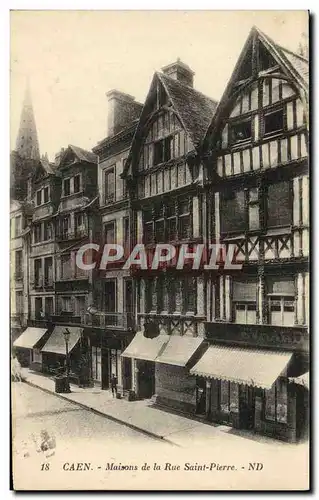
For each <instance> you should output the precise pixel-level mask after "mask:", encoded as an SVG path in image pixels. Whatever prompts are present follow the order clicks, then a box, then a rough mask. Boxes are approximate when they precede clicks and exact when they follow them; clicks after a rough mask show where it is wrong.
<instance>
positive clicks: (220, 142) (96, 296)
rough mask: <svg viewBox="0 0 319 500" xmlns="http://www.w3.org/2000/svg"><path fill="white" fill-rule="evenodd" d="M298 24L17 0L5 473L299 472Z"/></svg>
mask: <svg viewBox="0 0 319 500" xmlns="http://www.w3.org/2000/svg"><path fill="white" fill-rule="evenodd" d="M308 24H309V14H308V12H307V11H98V10H96V11H76V10H74V11H62V10H60V11H59V10H55V11H54V10H52V11H36V10H34V11H31V10H29V11H23V10H20V11H11V88H10V99H11V111H10V113H11V148H10V159H11V166H10V168H11V184H10V190H11V191H10V197H11V206H10V223H11V226H10V230H11V236H10V257H11V277H10V294H11V296H10V300H11V333H10V335H11V399H12V488H13V489H14V490H18V491H30V490H42V491H47V490H69V491H70V490H71V491H72V490H86V491H87V490H105V491H111V490H115V491H118V490H144V491H145V490H150V491H156V490H166V491H167V490H176V491H177V490H183V491H187V490H212V491H218V490H223V491H236V490H257V491H269V490H276V491H277V490H278V491H286V490H301V491H305V490H308V489H309V484H310V477H309V469H310V467H309V330H308V327H309V211H310V210H309V206H310V203H309V189H310V186H309V170H308V133H309V83H308V80H309V55H308V53H309V47H308V38H309V37H308V31H309V30H308Z"/></svg>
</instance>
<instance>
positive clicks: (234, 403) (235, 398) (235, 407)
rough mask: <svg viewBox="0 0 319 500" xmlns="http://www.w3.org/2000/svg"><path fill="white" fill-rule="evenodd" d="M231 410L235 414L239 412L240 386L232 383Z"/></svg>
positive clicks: (230, 392) (230, 391)
mask: <svg viewBox="0 0 319 500" xmlns="http://www.w3.org/2000/svg"><path fill="white" fill-rule="evenodd" d="M229 386H230V387H229V409H230V411H232V412H233V413H238V412H239V391H238V384H235V383H234V382H230V384H229Z"/></svg>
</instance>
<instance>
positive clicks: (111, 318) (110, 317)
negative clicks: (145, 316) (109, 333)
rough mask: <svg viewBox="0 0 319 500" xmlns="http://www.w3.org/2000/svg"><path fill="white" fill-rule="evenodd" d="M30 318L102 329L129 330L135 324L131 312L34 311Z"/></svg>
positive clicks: (38, 320) (34, 320) (42, 321)
mask: <svg viewBox="0 0 319 500" xmlns="http://www.w3.org/2000/svg"><path fill="white" fill-rule="evenodd" d="M30 319H31V321H32V322H41V323H53V324H65V325H67V324H72V325H81V326H82V327H85V326H91V327H93V328H103V329H104V328H115V329H117V328H118V329H119V330H129V329H131V328H133V327H134V324H135V323H134V315H133V314H132V313H97V314H94V315H91V314H89V313H81V314H73V313H72V312H67V311H62V312H61V313H60V314H53V315H49V314H45V316H44V317H41V316H40V315H39V314H38V315H37V314H35V313H34V314H33V315H32V316H31V318H30Z"/></svg>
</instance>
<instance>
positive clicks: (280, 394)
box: [277, 379, 288, 423]
mask: <svg viewBox="0 0 319 500" xmlns="http://www.w3.org/2000/svg"><path fill="white" fill-rule="evenodd" d="M287 405H288V395H287V384H286V382H285V381H284V380H282V379H279V380H278V381H277V422H283V423H286V422H287Z"/></svg>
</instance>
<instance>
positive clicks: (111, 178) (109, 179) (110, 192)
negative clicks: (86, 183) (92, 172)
mask: <svg viewBox="0 0 319 500" xmlns="http://www.w3.org/2000/svg"><path fill="white" fill-rule="evenodd" d="M114 200H115V168H114V167H113V168H110V169H108V170H106V171H105V173H104V202H105V203H111V202H112V201H114Z"/></svg>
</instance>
